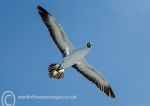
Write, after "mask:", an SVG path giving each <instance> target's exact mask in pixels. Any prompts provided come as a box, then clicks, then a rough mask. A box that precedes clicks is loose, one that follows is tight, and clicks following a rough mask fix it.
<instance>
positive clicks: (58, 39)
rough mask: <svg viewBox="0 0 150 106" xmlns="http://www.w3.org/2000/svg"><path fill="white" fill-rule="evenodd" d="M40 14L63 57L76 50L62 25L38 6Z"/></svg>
mask: <svg viewBox="0 0 150 106" xmlns="http://www.w3.org/2000/svg"><path fill="white" fill-rule="evenodd" d="M37 8H38V12H39V14H40V16H41V18H42V20H43V22H44V23H45V25H46V26H47V28H48V30H49V32H50V35H51V37H52V39H53V40H54V42H55V44H56V45H57V47H58V48H59V49H60V51H61V53H62V55H63V56H65V55H66V54H68V53H70V52H71V51H72V50H74V46H73V45H72V43H71V42H70V41H69V40H68V38H67V36H66V34H65V32H64V31H63V28H62V27H61V25H60V24H59V23H58V22H57V21H56V19H55V17H53V16H52V15H51V14H50V13H48V12H47V11H46V10H45V9H44V8H43V7H41V6H37Z"/></svg>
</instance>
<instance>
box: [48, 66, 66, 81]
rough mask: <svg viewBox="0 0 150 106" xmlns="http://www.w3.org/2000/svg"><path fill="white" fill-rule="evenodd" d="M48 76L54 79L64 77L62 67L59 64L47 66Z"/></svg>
mask: <svg viewBox="0 0 150 106" xmlns="http://www.w3.org/2000/svg"><path fill="white" fill-rule="evenodd" d="M48 76H49V77H50V78H54V79H62V78H64V69H63V68H62V67H61V66H60V64H51V65H49V67H48Z"/></svg>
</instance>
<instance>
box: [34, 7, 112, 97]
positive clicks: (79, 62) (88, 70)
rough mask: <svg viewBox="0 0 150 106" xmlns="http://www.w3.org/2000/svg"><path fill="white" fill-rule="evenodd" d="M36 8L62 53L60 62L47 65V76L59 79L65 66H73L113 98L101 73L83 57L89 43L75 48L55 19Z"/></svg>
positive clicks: (43, 10)
mask: <svg viewBox="0 0 150 106" xmlns="http://www.w3.org/2000/svg"><path fill="white" fill-rule="evenodd" d="M37 8H38V12H39V14H40V16H41V18H42V20H43V22H44V23H45V25H46V26H47V28H48V30H49V32H50V35H51V37H52V39H53V40H54V42H55V44H56V45H57V47H58V48H59V49H60V51H61V53H62V55H63V60H62V62H61V64H51V65H49V69H48V70H49V77H50V78H55V79H61V78H63V77H64V69H65V68H67V67H73V68H75V69H76V70H77V71H78V72H80V73H81V74H82V75H83V76H84V77H86V78H87V79H88V80H89V81H91V82H93V83H95V84H96V86H97V87H98V88H99V89H100V90H101V91H103V92H104V93H105V94H106V95H108V96H110V97H112V98H115V94H114V92H113V90H112V88H111V87H110V85H109V84H108V81H107V80H105V78H104V77H103V75H102V74H101V73H100V72H99V71H97V70H96V69H95V68H94V67H92V66H91V65H90V64H89V63H88V62H87V61H86V60H85V58H84V56H85V55H86V54H87V53H88V52H89V51H90V49H91V47H92V45H91V43H90V42H88V43H87V44H86V46H85V47H83V48H81V49H76V48H75V47H74V46H73V44H72V43H71V42H70V41H69V40H68V38H67V36H66V34H65V32H64V30H63V28H62V27H61V25H60V24H59V23H58V22H57V21H56V19H55V18H54V17H53V16H52V15H51V14H50V13H48V12H47V11H46V10H45V9H44V8H43V7H41V6H37Z"/></svg>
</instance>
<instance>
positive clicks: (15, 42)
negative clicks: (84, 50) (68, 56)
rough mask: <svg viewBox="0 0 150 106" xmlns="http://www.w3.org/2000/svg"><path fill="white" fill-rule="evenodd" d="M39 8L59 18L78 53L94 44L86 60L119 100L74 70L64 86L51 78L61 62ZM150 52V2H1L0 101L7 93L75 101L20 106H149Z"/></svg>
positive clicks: (24, 102)
mask: <svg viewBox="0 0 150 106" xmlns="http://www.w3.org/2000/svg"><path fill="white" fill-rule="evenodd" d="M37 5H41V6H43V7H44V8H46V9H47V10H48V11H49V12H51V13H52V14H53V15H54V16H55V17H56V19H57V20H58V21H59V22H60V23H61V25H62V26H63V28H64V30H65V32H66V33H67V35H68V37H69V39H70V40H71V41H72V43H73V44H74V45H75V46H76V47H77V48H79V47H83V46H84V45H85V44H86V43H87V42H88V41H91V42H92V44H93V48H92V50H91V51H90V53H89V54H88V55H87V56H86V59H87V60H88V61H90V63H91V64H92V65H93V66H94V67H96V68H97V69H100V70H101V72H102V73H103V75H104V76H105V78H106V79H107V80H108V81H109V83H110V85H111V86H112V88H113V90H114V92H115V94H116V99H115V100H113V99H111V98H109V97H107V96H106V95H105V94H104V93H102V92H101V91H99V89H97V87H96V86H95V85H94V84H92V83H91V82H89V81H88V80H87V79H85V78H84V77H82V75H80V74H79V73H78V72H77V71H76V70H74V69H72V68H68V69H66V71H65V77H64V79H62V80H54V79H50V78H48V70H47V67H48V65H49V64H51V63H59V62H60V61H61V59H62V56H61V54H60V52H59V50H58V49H57V48H56V45H55V44H54V42H53V41H52V39H51V38H50V36H49V32H48V30H47V28H46V27H45V25H44V24H43V22H42V20H41V18H40V16H39V14H38V13H37V8H36V6H37ZM149 46H150V1H149V0H82V1H81V0H1V1H0V97H1V95H2V94H3V92H4V91H6V90H10V91H13V92H14V94H15V96H18V95H43V96H44V95H48V96H54V95H56V96H58V95H61V96H69V95H76V99H75V100H58V101H57V100H16V105H17V106H35V105H36V106H66V105H69V106H84V105H85V106H91V105H92V106H150V91H149V90H150V83H149V82H150V47H149ZM9 99H11V98H9ZM8 102H11V100H8Z"/></svg>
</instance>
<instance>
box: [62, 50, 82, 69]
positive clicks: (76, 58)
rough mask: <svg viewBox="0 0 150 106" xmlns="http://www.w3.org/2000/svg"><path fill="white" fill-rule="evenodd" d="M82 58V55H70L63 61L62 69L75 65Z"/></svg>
mask: <svg viewBox="0 0 150 106" xmlns="http://www.w3.org/2000/svg"><path fill="white" fill-rule="evenodd" d="M83 57H84V55H81V53H74V54H70V55H68V56H67V57H65V58H64V59H63V61H62V63H61V66H62V67H63V68H67V67H70V66H72V65H74V64H76V63H77V62H78V61H80V60H81V59H83Z"/></svg>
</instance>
